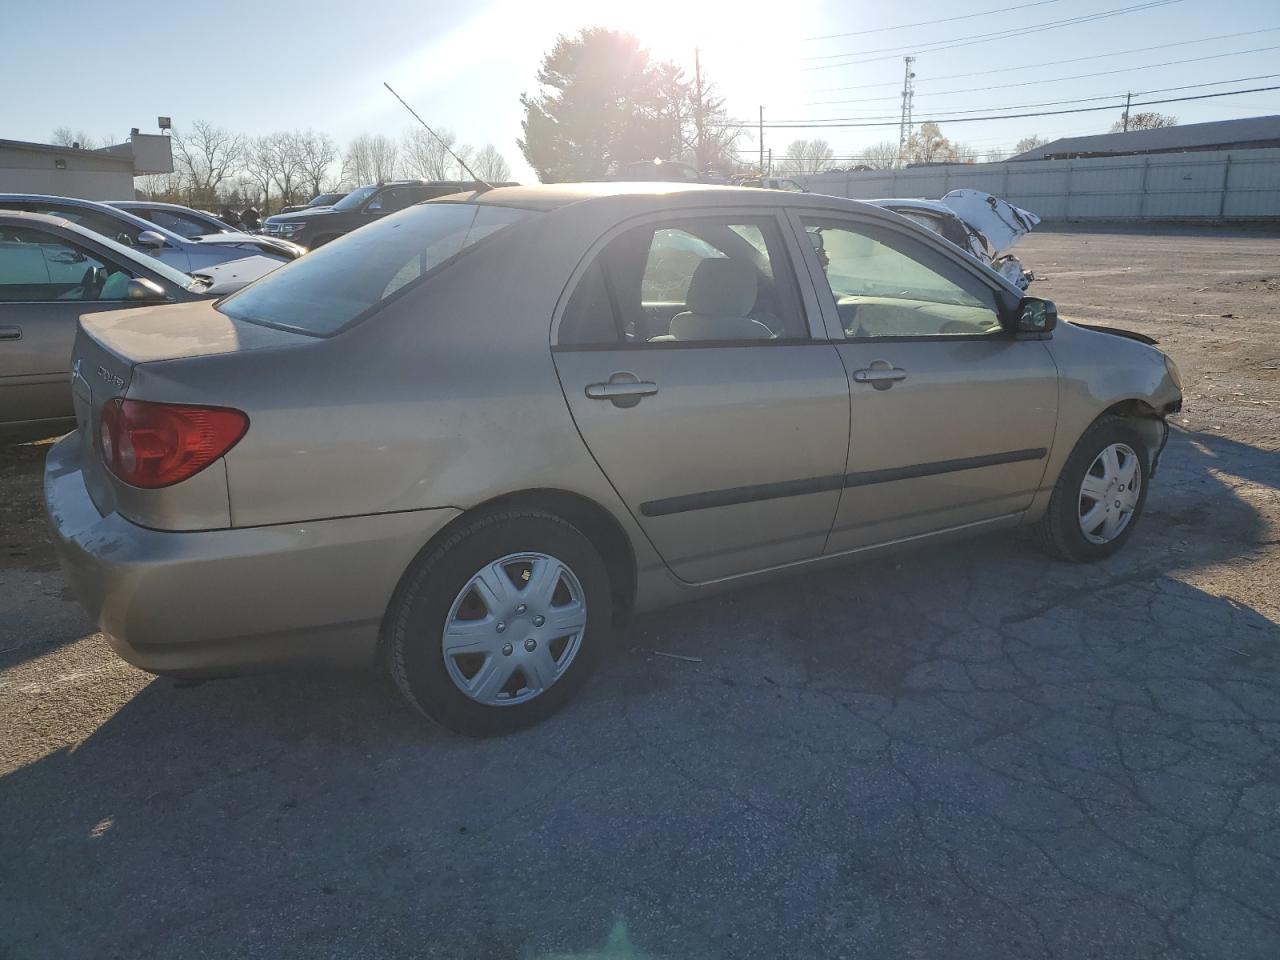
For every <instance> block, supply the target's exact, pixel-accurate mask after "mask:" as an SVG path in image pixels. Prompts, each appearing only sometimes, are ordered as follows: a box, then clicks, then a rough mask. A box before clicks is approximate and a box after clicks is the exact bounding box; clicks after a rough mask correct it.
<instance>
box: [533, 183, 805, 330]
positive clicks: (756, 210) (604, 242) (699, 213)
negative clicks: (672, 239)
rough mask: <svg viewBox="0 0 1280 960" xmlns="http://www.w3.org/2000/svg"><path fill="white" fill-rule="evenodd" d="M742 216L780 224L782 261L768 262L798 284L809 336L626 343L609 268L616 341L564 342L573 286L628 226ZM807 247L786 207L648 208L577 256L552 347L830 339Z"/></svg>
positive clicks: (561, 301) (606, 276)
mask: <svg viewBox="0 0 1280 960" xmlns="http://www.w3.org/2000/svg"><path fill="white" fill-rule="evenodd" d="M738 218H741V219H742V220H743V221H746V222H754V223H763V222H768V221H771V222H773V224H774V226H775V227H776V233H775V236H777V238H778V240H779V242H780V244H781V249H780V250H779V251H778V253H779V261H780V262H777V263H774V262H773V261H772V259H771V261H770V263H771V266H772V267H773V272H774V282H775V283H781V282H783V280H782V279H781V278H780V276H779V273H780V272H782V271H785V272H786V273H787V274H788V275H789V279H788V280H787V281H786V282H789V283H792V284H794V290H795V293H796V297H797V304H798V306H799V308H800V311H801V317H802V320H803V322H804V327H805V330H806V332H807V336H805V337H795V338H790V339H786V340H742V341H738V340H733V341H727V340H726V341H715V340H711V341H696V342H678V341H673V342H666V343H649V342H644V343H627V342H626V341H625V339H622V337H623V334H622V317H621V313H620V310H619V306H618V299H617V292H616V291H615V290H614V285H613V283H612V282H611V280H610V278H609V274H608V271H605V273H604V281H605V288H606V290H607V291H608V295H609V302H610V305H611V307H612V310H613V326H614V329H615V330H616V331H618V337H619V339H618V341H617V342H614V343H603V344H601V343H595V344H591V343H583V344H576V343H566V344H562V343H560V321H561V320H562V319H563V317H564V312H565V308H566V307H567V306H568V304H569V301H570V299H571V298H572V296H573V294H574V291H575V290H577V288H578V284H579V283H580V282H581V281H582V279H583V278H584V277H585V276H586V274H587V271H588V270H589V269H590V268H591V266H592V265H593V264H594V263H595V262H596V261H597V260H598V258H599V257H600V255H601V254H602V253H603V252H604V250H605V248H606V247H608V246H609V244H610V243H612V242H613V241H614V240H615V239H617V238H618V237H619V236H621V235H622V234H624V233H627V232H628V231H630V230H634V229H636V228H639V227H647V226H649V225H654V226H655V227H657V226H676V227H678V226H679V224H680V223H681V222H684V221H689V220H701V219H708V220H724V219H738ZM806 242H807V241H806ZM803 257H804V250H803V249H802V248H801V247H800V246H799V244H798V243H797V242H796V238H795V236H794V233H793V230H792V229H791V226H790V224H789V223H788V222H787V215H786V212H785V211H784V210H782V209H781V208H779V207H776V206H744V207H688V208H669V209H667V210H665V211H662V212H658V213H647V214H641V215H639V216H635V217H630V218H628V219H626V220H622V221H619V222H618V223H616V224H614V225H613V226H612V227H610V228H609V229H608V230H607V231H606V232H605V233H603V234H602V235H600V236H599V237H597V238H596V239H595V241H593V242H592V244H591V246H590V247H589V248H588V249H587V252H586V253H585V254H584V255H583V256H582V258H581V259H580V260H579V261H578V264H577V266H575V267H574V269H573V272H572V274H570V277H569V282H568V283H566V284H565V287H564V290H563V291H561V294H560V298H559V300H558V301H557V303H556V309H555V313H554V314H553V315H552V323H551V349H552V351H566V352H570V351H572V352H587V351H601V350H672V349H674V350H699V349H702V350H705V349H708V348H711V347H726V346H735V347H737V346H753V347H771V346H797V345H800V346H804V345H808V344H826V343H827V342H828V336H827V332H826V327H825V322H824V312H823V308H822V305H821V304H820V302H819V300H818V296H817V291H815V290H814V288H813V282H812V279H811V277H810V276H809V272H808V270H807V269H806V268H805V261H804V259H803Z"/></svg>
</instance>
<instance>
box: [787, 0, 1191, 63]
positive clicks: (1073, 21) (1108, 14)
mask: <svg viewBox="0 0 1280 960" xmlns="http://www.w3.org/2000/svg"><path fill="white" fill-rule="evenodd" d="M1181 2H1182V0H1147V2H1145V3H1136V4H1132V5H1131V6H1128V7H1118V8H1116V9H1114V10H1103V11H1099V12H1097V13H1089V14H1083V15H1081V16H1078V17H1067V18H1065V19H1062V20H1051V21H1049V22H1048V23H1043V24H1039V25H1032V26H1029V27H1016V28H1014V27H1010V28H1008V29H1005V30H997V31H995V32H993V33H979V34H973V35H971V36H968V37H955V38H952V39H950V40H935V41H932V42H930V43H921V44H916V45H914V46H898V47H881V48H879V49H875V50H858V51H852V52H847V53H828V54H822V55H821V56H813V57H802V58H801V59H802V60H832V59H837V58H846V59H845V60H844V62H841V63H824V64H819V65H817V66H812V67H804V68H803V69H805V70H832V69H835V68H837V67H847V66H850V65H851V62H852V61H853V60H861V61H862V62H864V63H869V62H873V61H876V60H892V59H895V58H897V57H899V56H901V55H902V54H903V53H936V52H938V51H939V50H952V49H955V48H956V47H969V46H973V45H974V44H977V43H990V42H991V41H992V40H1007V39H1008V38H1010V37H1015V36H1016V37H1025V36H1027V35H1028V34H1032V33H1043V32H1044V31H1046V30H1058V29H1060V28H1062V27H1071V26H1075V25H1077V24H1081V23H1093V22H1095V21H1098V20H1109V19H1110V18H1112V17H1119V16H1123V15H1124V14H1127V13H1141V12H1143V11H1146V10H1154V9H1156V8H1158V7H1167V6H1169V5H1170V4H1174V3H1181ZM866 54H885V55H884V56H873V57H868V56H866Z"/></svg>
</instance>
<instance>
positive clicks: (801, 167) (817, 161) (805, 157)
mask: <svg viewBox="0 0 1280 960" xmlns="http://www.w3.org/2000/svg"><path fill="white" fill-rule="evenodd" d="M833 153H834V151H833V150H832V149H831V144H829V143H827V141H825V140H793V141H791V144H790V145H789V146H788V147H787V156H786V158H785V159H784V160H783V161H782V162H781V163H780V164H779V168H780V170H781V172H782V173H783V175H790V176H803V175H805V174H811V173H821V172H822V171H823V170H826V169H828V168H829V167H830V166H831V157H832V154H833Z"/></svg>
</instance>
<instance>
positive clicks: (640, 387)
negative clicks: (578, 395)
mask: <svg viewBox="0 0 1280 960" xmlns="http://www.w3.org/2000/svg"><path fill="white" fill-rule="evenodd" d="M657 392H658V385H657V384H656V383H653V382H652V381H650V380H641V379H640V378H639V377H637V376H636V375H635V374H634V373H625V372H622V373H615V374H614V375H613V376H611V377H610V378H609V379H608V380H607V381H606V382H605V383H589V384H587V389H586V394H587V396H588V397H590V398H591V399H592V400H611V401H613V405H614V406H615V407H634V406H635V405H636V404H637V403H639V402H640V399H641V397H651V396H653V395H654V394H655V393H657Z"/></svg>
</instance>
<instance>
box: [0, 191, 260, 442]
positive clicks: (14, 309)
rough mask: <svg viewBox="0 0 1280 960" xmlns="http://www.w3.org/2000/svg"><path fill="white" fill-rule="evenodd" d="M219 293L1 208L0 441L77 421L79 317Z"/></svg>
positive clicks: (128, 252)
mask: <svg viewBox="0 0 1280 960" xmlns="http://www.w3.org/2000/svg"><path fill="white" fill-rule="evenodd" d="M213 269H220V268H213ZM246 282H247V281H246ZM219 292H230V291H229V290H227V289H226V284H224V285H223V286H222V287H221V288H214V287H213V286H212V285H211V284H207V283H204V282H202V281H200V280H197V279H195V278H193V277H191V276H188V275H187V274H185V273H179V272H178V271H177V270H173V269H171V268H169V267H167V266H165V265H164V264H163V263H161V262H160V261H159V260H155V259H153V258H151V257H148V256H144V255H142V254H139V253H137V252H136V251H135V250H133V249H131V248H128V247H124V246H121V245H120V244H118V243H116V242H115V241H113V240H108V239H107V238H105V237H103V236H100V235H99V234H96V233H93V232H92V231H90V230H85V229H84V228H82V227H78V226H76V225H75V224H74V223H70V222H68V221H66V220H62V219H59V218H57V217H47V216H44V215H42V214H38V213H17V212H14V211H4V210H0V440H14V439H35V438H38V437H48V436H52V435H54V434H57V433H65V432H66V431H67V430H70V429H71V428H72V427H74V426H75V419H74V413H73V410H72V407H71V389H70V385H69V384H68V382H67V365H68V364H69V363H70V362H71V347H72V344H73V343H74V341H75V336H76V324H77V322H78V320H79V318H80V316H81V315H82V314H86V313H97V312H99V311H104V310H121V309H127V308H130V307H137V306H140V305H142V304H144V303H165V302H181V301H186V300H197V299H201V298H204V297H208V296H210V295H216V294H217V293H219Z"/></svg>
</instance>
